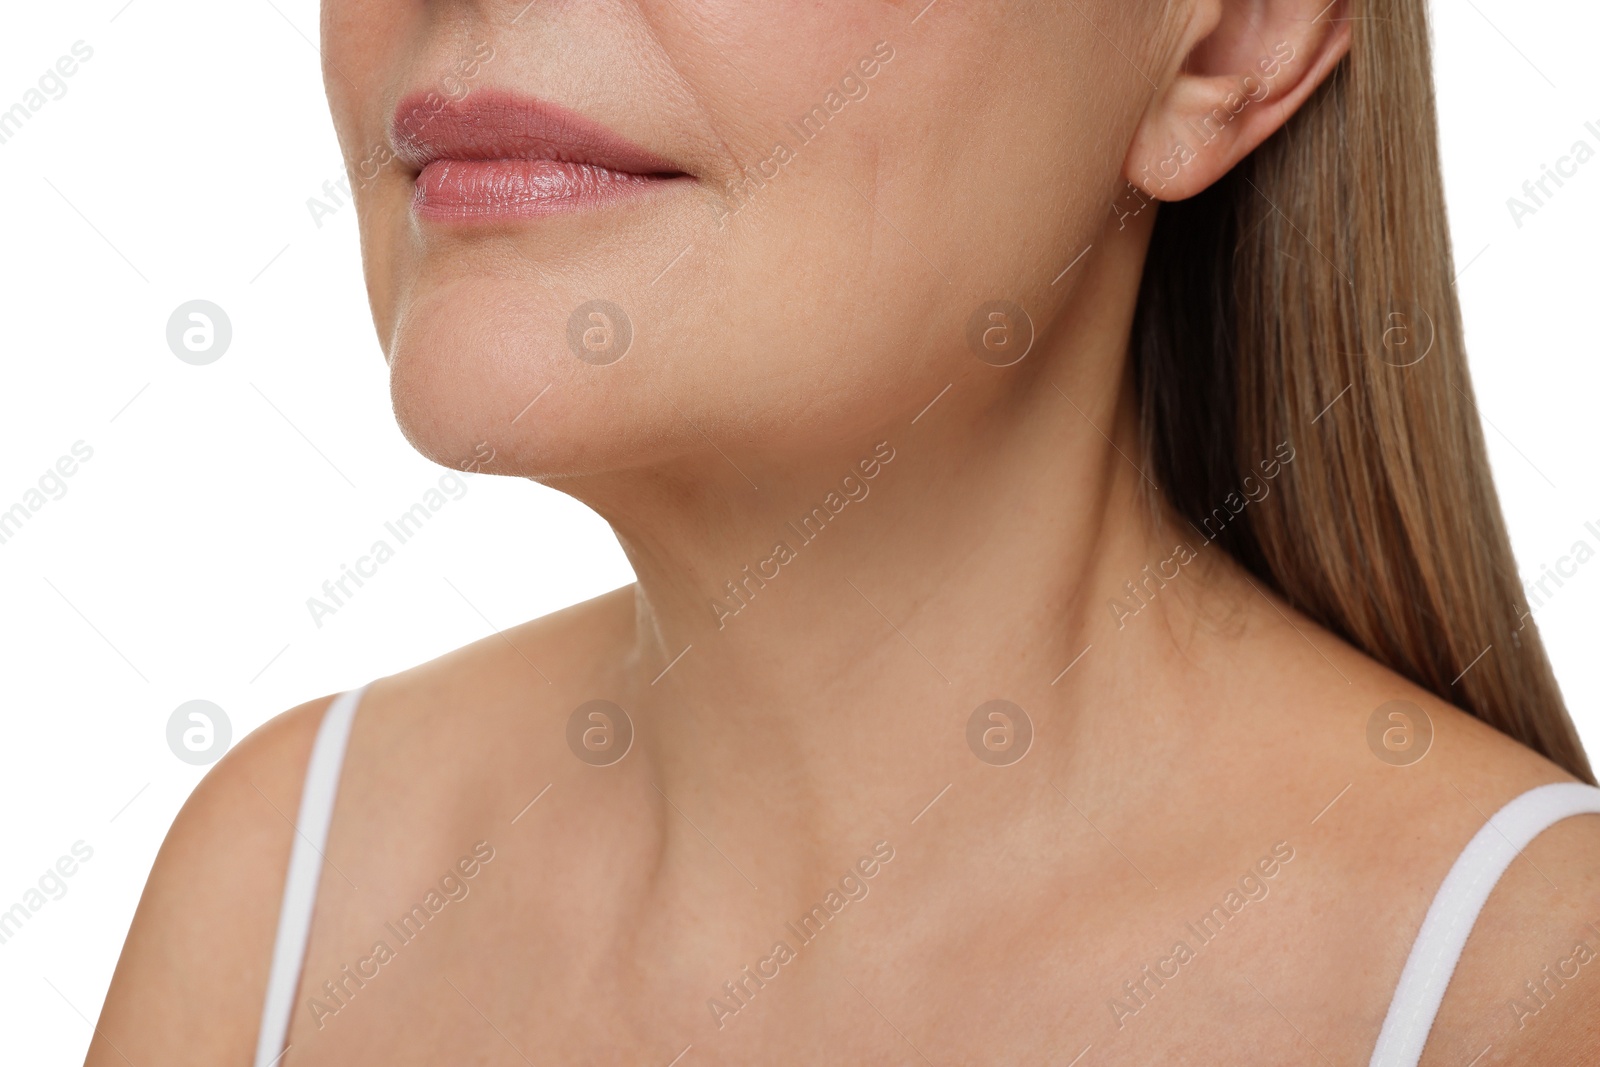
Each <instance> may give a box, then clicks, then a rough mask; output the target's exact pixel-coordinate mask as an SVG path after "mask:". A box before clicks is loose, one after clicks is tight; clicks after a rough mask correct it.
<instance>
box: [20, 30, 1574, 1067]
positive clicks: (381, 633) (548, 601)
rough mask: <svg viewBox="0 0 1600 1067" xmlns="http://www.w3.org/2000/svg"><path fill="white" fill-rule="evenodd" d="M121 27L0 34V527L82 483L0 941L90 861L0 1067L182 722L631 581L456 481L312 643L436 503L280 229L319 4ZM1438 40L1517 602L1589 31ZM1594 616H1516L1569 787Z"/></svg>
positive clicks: (361, 672)
mask: <svg viewBox="0 0 1600 1067" xmlns="http://www.w3.org/2000/svg"><path fill="white" fill-rule="evenodd" d="M124 2H125V0H96V2H93V3H84V4H14V5H12V6H11V8H10V10H8V12H7V24H8V32H7V33H5V34H3V35H0V110H4V109H6V108H9V107H10V106H11V105H12V104H13V103H16V102H18V101H19V100H21V99H22V96H23V94H24V93H25V92H26V91H27V90H28V89H29V88H30V87H32V86H34V85H35V84H36V82H37V79H38V77H39V75H40V74H41V73H43V72H44V71H45V70H46V69H47V68H50V67H52V66H53V65H54V64H55V62H56V60H57V59H58V57H60V56H62V55H66V54H68V52H69V50H70V48H71V46H72V45H73V43H74V42H76V41H80V40H81V41H84V42H85V43H86V44H88V45H89V46H90V47H92V48H93V50H94V54H93V58H91V59H90V60H88V61H87V62H85V63H83V64H82V65H81V68H80V69H79V70H78V72H77V73H76V74H75V75H73V76H72V77H71V78H70V79H67V92H66V94H65V95H64V96H63V97H62V98H60V99H58V100H51V101H50V102H49V103H48V104H47V105H46V106H45V107H43V108H42V109H41V110H40V111H39V112H38V113H36V114H35V115H33V117H32V119H31V120H30V121H29V122H28V123H27V125H26V126H25V127H24V128H23V129H22V130H21V132H20V133H18V134H17V135H16V136H15V137H13V138H12V139H11V140H9V141H8V142H6V143H4V144H0V203H4V204H6V205H9V208H8V210H7V211H6V213H5V216H4V227H5V254H4V263H3V265H0V279H3V287H0V292H3V294H4V296H3V303H0V307H3V308H4V323H3V333H0V336H3V337H4V342H3V343H4V346H5V368H4V379H3V381H4V387H3V389H0V435H3V436H0V440H3V443H4V447H3V448H0V511H3V510H4V509H6V508H9V507H10V506H11V505H12V504H13V503H16V502H17V501H18V500H20V499H21V498H22V496H23V494H24V493H25V492H26V491H27V490H28V489H29V488H30V487H32V486H33V485H35V484H36V482H37V480H38V478H39V476H40V475H41V474H42V473H43V472H44V471H45V470H46V469H47V468H49V467H51V466H52V465H53V464H54V463H55V462H56V460H57V459H58V457H60V456H62V455H65V454H68V452H69V450H70V449H71V447H72V446H73V444H74V443H75V442H77V441H80V440H81V441H84V442H85V443H87V445H88V446H89V447H91V448H92V449H93V450H94V451H93V458H92V459H90V460H89V461H88V462H87V463H84V464H83V465H82V466H81V468H80V469H79V470H78V472H77V473H76V474H75V475H73V476H72V477H71V478H70V479H68V480H67V482H66V484H67V492H66V494H65V495H64V496H63V497H62V498H61V499H59V500H53V501H51V502H50V503H49V504H48V505H46V506H45V507H44V508H43V509H41V510H40V511H39V512H38V513H37V514H36V515H34V517H33V518H32V520H31V521H30V522H29V523H28V524H27V525H26V527H25V528H24V529H23V530H22V531H21V533H20V534H19V535H17V536H16V537H15V538H13V539H12V540H10V541H9V542H7V543H5V544H0V605H3V610H0V649H3V650H4V653H3V664H4V674H3V677H4V683H5V694H4V703H3V704H0V708H3V711H0V716H3V719H0V725H3V735H0V736H3V742H0V744H3V749H0V751H3V762H0V820H3V825H4V827H5V837H4V846H3V848H0V910H4V909H5V908H8V907H10V906H11V905H12V904H13V903H16V902H17V901H19V900H20V899H21V898H22V895H23V894H24V893H25V892H26V891H27V890H28V889H30V888H31V887H33V886H34V885H35V884H36V883H37V881H38V878H39V876H40V875H41V874H42V873H43V872H44V871H45V870H46V869H47V868H49V867H51V866H52V865H53V864H54V863H55V861H56V860H57V858H58V857H60V856H62V855H64V854H67V853H68V851H69V849H70V848H71V846H72V845H73V844H74V842H77V841H80V840H81V841H83V842H84V843H86V844H87V845H88V846H89V847H91V848H92V849H93V850H94V854H93V858H92V859H91V860H89V861H88V862H86V863H84V864H83V865H82V866H81V868H80V869H79V870H78V871H77V873H76V874H75V875H74V876H73V877H72V878H70V879H68V880H67V882H66V884H67V887H68V891H67V893H66V894H65V896H63V897H62V898H61V899H58V900H52V901H50V902H49V903H48V904H47V906H45V907H44V908H42V909H41V910H40V911H39V912H38V913H37V914H35V915H34V917H33V918H32V920H31V921H30V922H29V923H28V925H27V926H26V927H25V928H24V929H23V930H22V931H21V932H20V933H18V934H17V935H16V936H15V937H13V938H12V939H11V940H10V941H8V942H7V943H5V944H3V945H0V1005H4V1008H3V1010H0V1061H4V1062H6V1063H17V1064H21V1063H27V1064H29V1065H37V1067H50V1065H59V1064H76V1063H80V1062H81V1061H82V1058H83V1053H84V1050H85V1048H86V1047H87V1044H88V1039H89V1033H90V1024H89V1022H88V1021H87V1020H88V1019H93V1018H95V1017H96V1016H97V1015H98V1013H99V1010H100V1006H101V1002H102V1000H103V998H104V996H105V991H106V987H107V984H108V983H109V981H110V978H111V972H112V968H113V966H114V965H115V963H116V958H117V955H118V952H119V951H120V948H121V944H122V939H123V937H124V935H125V934H126V932H127V927H128V923H129V921H130V919H131V917H132V914H133V909H134V906H135V904H136V903H137V901H138V896H139V892H140V890H141V888H142V886H143V883H144V879H145V876H146V874H147V873H148V871H149V868H150V865H151V863H152V861H153V859H154V856H155V852H156V849H157V847H158V846H159V844H160V842H161V839H162V836H163V834H164V833H165V831H166V829H167V826H168V825H169V824H170V822H171V820H172V818H173V816H174V815H175V814H176V812H177V810H178V808H179V806H180V805H181V804H182V802H183V800H184V798H185V797H186V796H187V795H188V793H189V792H190V790H191V789H192V788H193V787H194V785H195V783H196V782H197V781H198V780H199V779H200V777H201V775H202V774H203V773H204V768H201V767H191V766H189V765H187V764H185V763H182V762H180V761H179V760H178V759H176V758H174V756H173V754H172V752H171V751H169V749H168V747H167V742H166V734H165V730H166V723H167V719H168V716H169V715H170V714H171V713H172V711H173V709H175V708H176V707H177V706H178V705H179V704H181V703H183V702H185V701H188V700H191V699H196V698H203V699H206V700H211V701H214V702H216V703H217V704H219V705H220V706H221V707H222V708H224V709H225V711H226V713H227V715H228V716H229V717H230V719H231V721H232V726H233V737H234V739H235V740H237V739H238V738H240V737H242V736H244V734H246V733H247V732H249V731H250V730H252V729H254V728H255V727H256V726H258V725H260V724H261V723H262V722H263V721H265V720H266V719H267V718H269V717H271V716H272V715H274V714H276V713H278V712H280V711H282V710H284V709H286V708H289V707H291V706H293V705H295V704H298V703H300V702H302V701H305V700H307V699H310V698H312V697H315V696H319V695H322V694H325V693H330V692H334V691H337V690H341V689H345V688H348V687H351V686H354V685H358V684H360V683H362V682H365V681H367V680H369V679H372V678H374V677H378V676H381V675H384V674H388V673H392V672H394V671H397V670H400V669H402V668H404V667H407V666H409V665H412V664H415V663H418V662H421V661H423V660H426V659H430V658H432V657H434V656H436V655H439V654H440V653H442V652H445V651H447V650H449V649H451V648H455V647H457V646H459V645H462V644H466V643H468V642H470V641H472V640H475V639H477V638H479V637H481V636H483V635H484V634H486V633H488V632H490V629H491V627H504V626H508V625H512V624H514V623H516V622H520V621H522V620H525V619H528V618H532V617H535V616H538V615H542V614H545V613H547V612H549V611H552V610H554V609H556V608H559V607H562V606H564V605H566V604H569V603H573V602H575V601H578V600H581V599H585V598H587V597H590V596H593V595H596V594H598V593H600V592H602V591H604V590H606V589H610V588H614V587H616V586H618V585H621V584H624V583H626V582H628V581H630V580H631V573H630V572H629V570H628V567H627V564H626V562H625V560H624V559H623V558H622V554H621V552H620V550H619V549H618V548H617V546H616V544H615V542H614V541H613V540H612V539H611V536H610V533H609V531H608V530H607V528H606V527H605V525H604V524H603V523H601V522H600V521H599V520H598V519H597V518H596V517H594V516H593V515H592V514H590V513H589V512H587V511H586V510H585V509H583V508H581V507H580V506H578V505H576V504H574V503H572V502H571V501H569V500H567V499H566V498H565V497H562V496H560V495H559V494H557V493H555V492H552V491H550V490H546V489H543V488H541V487H539V486H535V485H532V484H529V483H526V482H521V481H516V480H511V479H496V478H488V477H479V478H475V479H473V480H471V481H470V482H469V483H468V491H467V493H466V495H465V496H464V497H462V498H461V499H460V500H454V501H451V502H450V503H449V504H447V505H446V507H445V508H444V509H442V510H441V511H440V512H439V514H438V515H437V516H435V518H434V519H433V520H432V522H430V523H429V524H428V526H427V527H426V528H425V530H424V531H423V532H422V533H421V534H419V535H418V536H417V537H416V538H415V539H413V540H412V541H410V542H409V543H407V544H405V545H404V546H402V547H401V548H400V549H399V551H398V554H397V555H396V557H395V558H394V559H393V560H392V561H390V562H389V563H387V564H386V565H385V566H384V567H383V568H382V569H381V571H380V573H379V575H378V576H377V577H376V578H374V579H372V580H370V581H369V582H368V583H367V584H366V586H364V587H363V588H362V589H361V590H360V592H359V594H358V595H357V596H356V597H354V598H353V599H352V600H351V601H350V602H349V603H348V604H347V605H346V606H345V607H344V608H342V609H341V610H339V611H338V612H337V614H336V615H334V616H333V617H331V618H328V619H325V620H324V625H323V626H322V627H321V628H320V629H319V628H317V627H316V626H314V625H313V623H312V621H311V617H310V615H309V613H308V612H307V609H306V606H305V601H306V598H307V597H309V596H312V595H314V594H316V593H317V592H318V589H319V587H320V586H321V584H322V582H323V580H324V579H327V578H334V577H337V576H338V574H339V568H340V565H341V564H343V563H348V562H352V561H353V560H354V559H355V557H357V556H359V555H361V554H363V553H364V552H365V551H366V549H367V547H368V546H369V545H370V544H371V543H372V541H373V540H375V539H376V538H378V537H380V536H383V533H384V531H383V528H382V527H383V523H384V522H385V521H386V520H387V519H390V518H392V517H394V516H396V515H398V514H400V513H401V512H403V511H405V510H406V509H407V508H409V507H410V506H411V505H412V504H413V503H415V502H416V501H417V500H418V499H419V498H420V497H421V495H422V494H423V492H424V491H426V490H427V489H428V488H429V487H430V486H434V485H436V484H437V480H438V477H439V475H440V474H441V473H442V472H441V470H440V469H439V468H436V467H434V466H432V465H431V464H429V463H427V462H426V461H424V460H423V459H421V458H420V457H418V456H417V455H416V454H415V453H413V452H412V451H411V449H410V448H409V446H407V444H406V443H405V441H404V440H403V439H402V438H401V436H400V434H399V433H398V431H397V430H396V428H395V425H394V422H393V419H392V417H391V414H390V411H389V401H388V387H387V380H386V374H385V367H384V363H383V360H382V357H381V355H380V353H379V350H378V346H377V343H376V340H375V338H374V336H373V330H372V325H371V322H370V320H369V318H368V313H367V308H366V297H365V293H364V291H363V288H362V283H361V273H360V264H359V258H358V251H357V240H356V225H355V218H354V212H353V210H351V209H350V208H348V207H345V208H343V209H341V210H338V211H336V212H335V213H333V214H332V215H329V216H326V217H324V218H323V219H322V226H321V227H320V228H319V227H318V226H317V225H315V224H314V222H313V219H312V216H311V214H310V212H309V211H308V210H307V207H306V201H307V199H308V198H309V197H313V196H319V197H320V196H323V195H324V194H323V183H324V182H327V181H329V180H330V179H337V178H339V177H340V176H341V175H342V168H341V163H340V158H339V152H338V149H337V147H336V145H335V142H334V138H333V132H332V128H331V125H330V123H329V120H328V116H327V110H326V106H325V103H324V100H323V96H322V88H321V78H320V74H319V65H318V64H319V61H318V57H317V53H316V50H315V47H314V45H313V44H312V43H311V41H312V40H313V39H314V38H315V36H316V33H317V17H318V15H317V9H316V5H315V3H314V2H313V0H237V2H235V3H229V4H217V3H200V2H196V0H133V2H132V3H128V4H126V6H124ZM1434 6H1435V32H1436V38H1437V48H1438V55H1437V63H1438V82H1439V97H1440V107H1441V112H1442V121H1443V144H1444V158H1445V177H1446V184H1447V191H1448V195H1449V202H1450V216H1451V227H1452V231H1453V235H1454V240H1455V247H1456V254H1457V265H1458V267H1459V268H1462V271H1463V272H1462V274H1461V276H1460V280H1459V290H1460V294H1461V298H1462V302H1463V305H1464V309H1465V315H1466V323H1467V337H1468V342H1469V347H1470V351H1471V353H1472V367H1473V372H1474V374H1475V376H1476V381H1477V389H1478V396H1479V401H1480V406H1481V410H1482V413H1483V415H1484V417H1485V419H1486V422H1487V423H1488V425H1486V426H1485V433H1486V435H1487V438H1488V441H1489V448H1490V453H1491V457H1492V460H1493V463H1494V470H1495V475H1496V478H1497V480H1498V483H1499V488H1500V493H1501V497H1502V500H1503V502H1504V504H1505V507H1506V510H1507V513H1508V516H1509V520H1510V523H1511V532H1512V538H1513V541H1514V543H1515V547H1516V552H1517V557H1518V561H1519V564H1520V568H1521V571H1522V574H1523V576H1524V577H1525V578H1527V577H1535V576H1537V575H1538V574H1539V572H1540V568H1541V565H1543V564H1547V563H1554V562H1555V560H1556V558H1557V557H1559V556H1561V555H1563V554H1565V553H1567V552H1568V551H1569V550H1570V547H1571V545H1572V544H1573V542H1574V541H1576V540H1578V539H1579V538H1583V539H1586V540H1588V541H1589V542H1590V544H1591V545H1595V546H1600V533H1591V532H1588V531H1586V530H1585V529H1584V524H1585V523H1586V522H1594V523H1595V524H1596V528H1597V531H1600V491H1597V490H1600V485H1597V480H1596V478H1595V475H1594V467H1593V464H1594V453H1595V447H1596V426H1595V423H1596V413H1595V405H1594V399H1593V398H1594V396H1595V391H1596V387H1597V386H1600V361H1597V359H1596V356H1597V355H1600V351H1597V349H1600V345H1597V342H1596V339H1595V316H1594V307H1595V302H1596V300H1597V298H1600V291H1597V290H1600V286H1597V282H1600V272H1597V271H1596V269H1595V262H1594V255H1595V246H1596V240H1597V238H1600V159H1596V160H1593V161H1591V162H1589V163H1588V164H1587V165H1586V166H1584V167H1581V168H1580V169H1579V171H1578V174H1577V176H1576V177H1573V178H1570V179H1566V185H1565V186H1564V187H1563V188H1562V189H1560V190H1559V191H1558V193H1557V195H1556V196H1554V197H1553V198H1551V199H1550V200H1549V201H1548V202H1547V204H1546V205H1545V206H1544V207H1542V208H1540V209H1539V210H1538V211H1537V212H1536V213H1535V214H1534V215H1532V216H1529V217H1526V218H1524V219H1523V220H1522V222H1523V224H1522V226H1521V227H1520V228H1519V227H1518V226H1517V225H1516V224H1515V223H1514V221H1513V219H1512V217H1511V214H1510V212H1509V211H1508V209H1507V205H1506V200H1507V198H1508V197H1510V196H1512V195H1521V194H1520V189H1521V186H1522V183H1523V182H1524V181H1526V180H1529V179H1535V178H1538V177H1539V176H1540V173H1541V164H1545V163H1550V164H1553V163H1554V162H1555V160H1556V159H1557V157H1559V156H1561V155H1564V154H1566V153H1568V152H1569V151H1570V147H1571V145H1572V144H1573V142H1574V141H1576V140H1578V139H1580V138H1581V139H1584V140H1587V141H1588V142H1589V143H1590V145H1591V147H1594V148H1596V149H1600V65H1597V64H1595V63H1594V61H1593V55H1592V52H1593V42H1594V41H1595V40H1597V39H1600V9H1597V8H1596V6H1595V5H1593V4H1590V3H1581V2H1579V0H1563V2H1551V3H1544V4H1528V3H1516V2H1513V0H1438V2H1437V3H1435V5H1434ZM308 38H309V39H308ZM1585 122H1593V123H1594V124H1595V130H1586V129H1585V128H1584V124H1585ZM195 298H204V299H207V300H211V301H214V302H216V303H217V304H219V305H221V306H222V307H223V308H224V309H225V310H226V311H227V314H228V315H229V317H230V318H231V320H232V325H233V341H232V346H231V347H230V349H229V350H228V352H227V353H226V355H225V356H224V357H223V358H222V359H221V360H220V361H219V362H217V363H215V364H213V365H210V366H205V367H194V366H189V365H187V364H184V363H181V362H179V361H178V360H177V359H175V358H174V357H173V355H172V353H171V351H169V349H168V347H167V344H166V337H165V332H166V322H167V319H168V316H169V315H170V314H171V313H172V311H173V309H174V308H176V307H177V306H178V305H179V304H180V303H183V302H185V301H188V300H191V299H195ZM508 576H509V577H508ZM1597 608H1600V560H1596V561H1593V562H1591V563H1589V564H1588V565H1587V566H1586V567H1583V568H1580V570H1579V572H1578V574H1577V576H1576V577H1574V578H1572V579H1571V580H1569V581H1568V582H1567V583H1566V585H1565V586H1564V587H1563V588H1562V589H1561V590H1560V591H1559V593H1558V594H1557V595H1556V596H1555V597H1554V598H1552V599H1551V600H1550V601H1549V603H1548V604H1547V605H1546V606H1545V607H1544V608H1543V609H1542V610H1541V611H1540V612H1539V615H1538V619H1539V622H1540V625H1541V628H1542V630H1543V633H1544V636H1545V640H1546V642H1547V643H1548V645H1549V648H1550V653H1551V655H1552V657H1553V658H1554V660H1555V664H1556V671H1557V674H1558V675H1559V676H1560V679H1561V683H1562V686H1563V688H1564V690H1565V693H1566V696H1567V700H1568V702H1569V704H1570V705H1571V707H1572V709H1573V711H1574V714H1575V715H1576V717H1577V719H1578V723H1579V727H1580V729H1581V730H1582V731H1583V733H1584V737H1585V740H1586V742H1587V744H1588V747H1589V749H1590V751H1591V753H1593V754H1595V756H1596V757H1597V758H1600V657H1595V656H1594V655H1592V651H1593V649H1594V647H1595V644H1596V638H1597V637H1600V622H1597V619H1600V611H1597ZM208 906H213V907H214V906H216V902H208ZM202 965H203V964H202ZM141 1067H144V1065H141Z"/></svg>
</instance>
